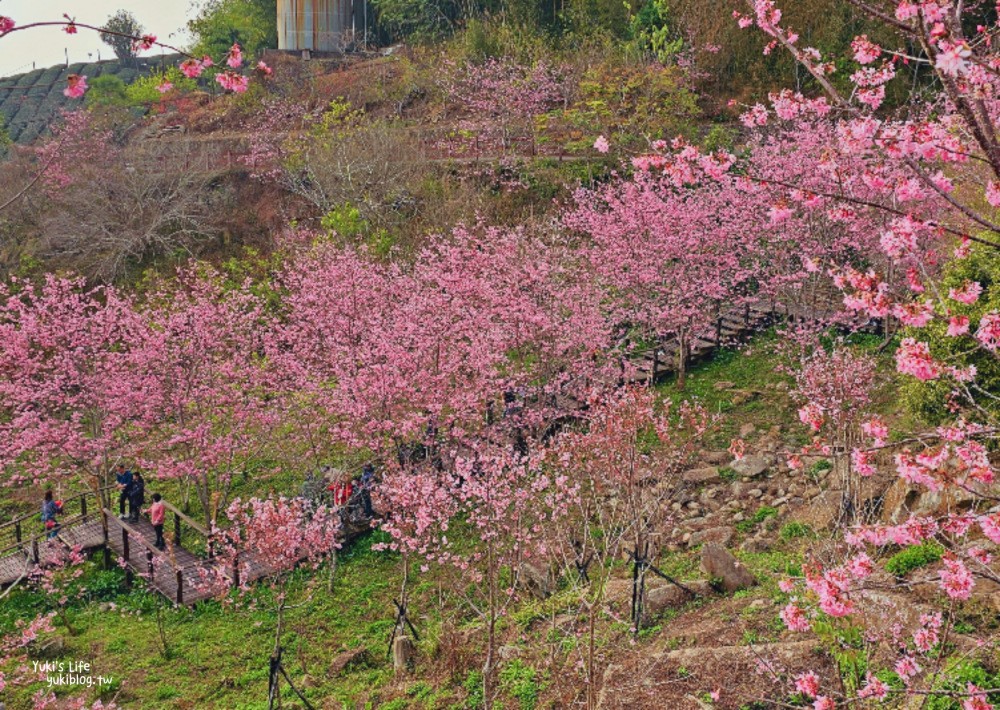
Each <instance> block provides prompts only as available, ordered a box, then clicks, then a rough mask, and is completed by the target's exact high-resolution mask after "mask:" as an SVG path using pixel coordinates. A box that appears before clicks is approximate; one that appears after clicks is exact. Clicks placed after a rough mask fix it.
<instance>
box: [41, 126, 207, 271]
mask: <svg viewBox="0 0 1000 710" xmlns="http://www.w3.org/2000/svg"><path fill="white" fill-rule="evenodd" d="M214 162H215V161H213V156H212V153H211V151H210V150H208V151H206V150H203V149H202V150H195V147H194V146H192V145H190V144H189V143H188V142H186V141H151V142H150V143H149V144H148V145H146V146H142V147H141V148H138V149H135V148H133V149H130V150H125V151H121V152H120V153H118V154H117V155H116V156H114V157H113V160H112V162H110V163H109V164H81V165H78V166H75V168H74V170H75V171H76V172H78V174H76V175H74V176H73V178H74V179H73V181H72V183H71V184H69V185H68V186H66V187H64V188H63V189H61V190H58V191H50V192H49V204H48V205H47V206H46V207H45V209H44V210H43V212H42V214H41V218H40V223H41V224H40V226H41V238H40V246H39V255H40V256H41V257H42V258H44V259H46V260H48V261H50V263H52V264H59V265H66V266H70V267H72V268H74V269H76V270H78V271H80V272H82V273H84V274H85V275H87V276H88V277H90V278H95V279H100V280H108V281H110V280H115V279H118V278H121V277H122V276H123V275H125V274H126V273H127V272H128V271H129V270H130V269H132V268H134V267H135V266H137V265H139V264H141V263H143V262H144V261H148V260H150V259H154V258H158V257H162V256H171V255H177V254H184V253H194V252H195V251H197V250H198V248H199V247H200V246H202V245H204V244H205V243H206V242H207V241H209V240H210V239H211V238H212V235H213V234H214V233H215V232H216V229H215V228H214V225H213V219H212V216H213V211H214V205H215V204H216V203H217V202H219V201H220V200H222V199H224V193H223V191H221V190H219V189H216V187H215V186H214V185H213V180H214V177H215V176H217V175H218V171H219V169H220V168H221V167H223V166H220V165H218V164H213V163H214Z"/></svg>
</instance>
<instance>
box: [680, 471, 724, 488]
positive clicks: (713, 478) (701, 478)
mask: <svg viewBox="0 0 1000 710" xmlns="http://www.w3.org/2000/svg"><path fill="white" fill-rule="evenodd" d="M681 480H682V481H684V483H690V484H691V485H693V486H704V485H707V484H709V483H719V482H720V481H721V480H722V478H720V477H719V469H718V468H717V467H716V466H705V467H704V468H693V469H691V470H690V471H685V472H684V473H682V474H681Z"/></svg>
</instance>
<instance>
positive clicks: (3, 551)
mask: <svg viewBox="0 0 1000 710" xmlns="http://www.w3.org/2000/svg"><path fill="white" fill-rule="evenodd" d="M111 488H113V486H108V487H103V488H101V489H100V491H99V492H98V493H97V494H95V493H94V492H93V491H84V492H82V493H76V494H73V495H71V496H69V497H67V498H63V499H62V512H61V513H60V514H59V516H58V518H57V519H56V522H58V524H59V528H60V529H65V528H67V527H70V526H72V525H75V524H77V523H86V522H88V521H89V520H93V519H94V516H96V515H97V512H96V511H98V510H100V507H101V505H100V500H99V497H100V495H101V494H103V493H104V492H105V491H108V490H110V489H111ZM48 534H49V531H47V530H45V529H44V528H43V527H42V522H41V511H40V510H39V511H38V512H34V513H26V514H24V515H19V516H17V517H15V518H13V519H11V520H9V521H8V522H6V523H0V557H6V556H7V555H9V554H12V553H14V552H15V551H17V550H21V549H23V550H28V549H31V550H32V552H31V555H32V559H34V561H35V562H38V540H39V539H42V538H45V537H47V536H48Z"/></svg>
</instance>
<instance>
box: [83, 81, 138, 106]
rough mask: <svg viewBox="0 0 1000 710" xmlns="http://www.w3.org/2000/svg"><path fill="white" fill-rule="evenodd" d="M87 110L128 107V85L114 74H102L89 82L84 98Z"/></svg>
mask: <svg viewBox="0 0 1000 710" xmlns="http://www.w3.org/2000/svg"><path fill="white" fill-rule="evenodd" d="M84 101H86V104H87V108H93V107H98V106H102V107H103V106H128V105H129V100H128V85H127V84H126V83H125V82H124V81H122V79H121V77H119V76H115V75H114V74H102V75H101V76H99V77H96V78H94V79H93V80H91V82H90V90H89V91H87V93H86V95H85V96H84Z"/></svg>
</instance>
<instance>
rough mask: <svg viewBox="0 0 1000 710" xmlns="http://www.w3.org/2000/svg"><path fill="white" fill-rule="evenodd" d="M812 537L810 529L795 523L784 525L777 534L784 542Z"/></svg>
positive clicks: (812, 533)
mask: <svg viewBox="0 0 1000 710" xmlns="http://www.w3.org/2000/svg"><path fill="white" fill-rule="evenodd" d="M813 535H814V532H813V529H812V527H810V526H809V525H805V524H803V523H796V522H791V523H786V524H785V525H783V526H782V528H781V531H780V532H779V533H778V537H780V538H781V539H782V540H783V541H785V542H788V541H789V540H795V539H797V538H802V537H812V536H813Z"/></svg>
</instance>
